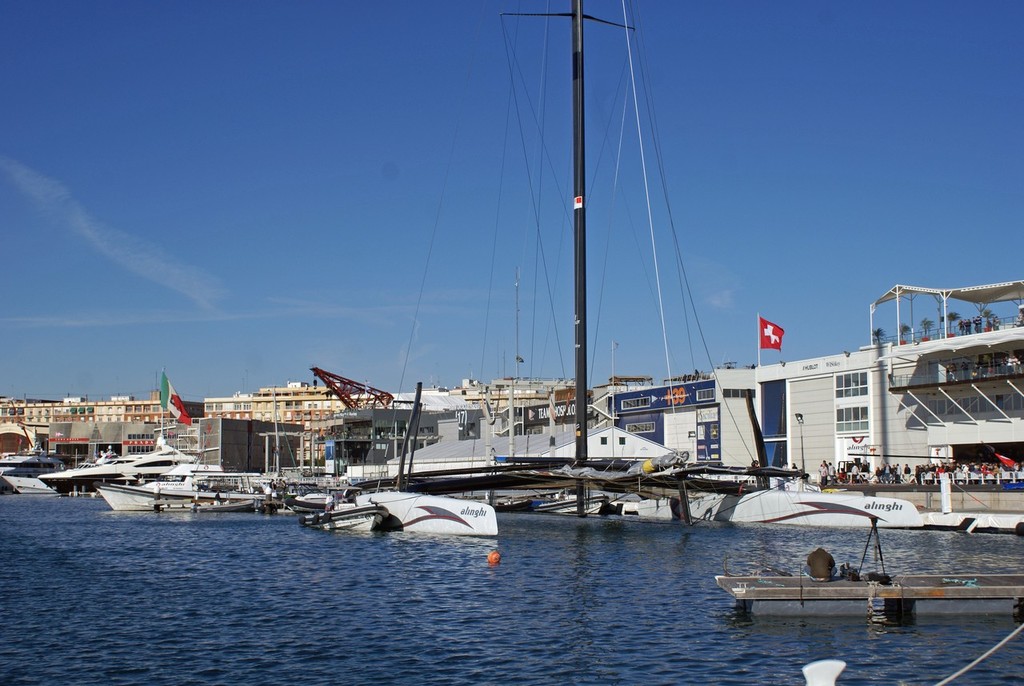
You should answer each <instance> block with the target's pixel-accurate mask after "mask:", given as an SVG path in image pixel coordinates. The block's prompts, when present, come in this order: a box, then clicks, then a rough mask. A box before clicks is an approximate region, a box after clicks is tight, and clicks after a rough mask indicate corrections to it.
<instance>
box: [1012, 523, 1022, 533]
mask: <svg viewBox="0 0 1024 686" xmlns="http://www.w3.org/2000/svg"><path fill="white" fill-rule="evenodd" d="M1013 533H1015V534H1017V535H1018V536H1024V522H1017V526H1015V527H1013Z"/></svg>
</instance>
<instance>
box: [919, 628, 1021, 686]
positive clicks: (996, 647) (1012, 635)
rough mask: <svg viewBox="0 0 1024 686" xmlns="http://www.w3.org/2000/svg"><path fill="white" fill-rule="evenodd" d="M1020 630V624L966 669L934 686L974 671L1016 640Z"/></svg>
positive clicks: (940, 685) (941, 685)
mask: <svg viewBox="0 0 1024 686" xmlns="http://www.w3.org/2000/svg"><path fill="white" fill-rule="evenodd" d="M1022 630H1024V624H1020V625H1018V626H1017V628H1016V629H1014V630H1013V631H1011V632H1010V633H1009V634H1008V635H1007V636H1006V638H1004V639H1003V640H1001V641H1000V642H999V643H997V644H995V645H994V646H992V647H991V648H989V649H988V650H986V651H985V652H984V653H982V654H981V655H979V656H978V658H977V659H976V660H974V661H973V662H971V663H970V664H969V665H967V666H966V667H964V668H963V669H961V670H959V671H958V672H955V673H953V674H950V675H949V676H948V677H946V678H945V679H943V680H942V681H939V682H936V684H935V686H946V684H948V683H950V682H951V681H953V680H954V679H956V678H957V677H961V676H963V675H964V674H966V673H967V672H969V671H971V670H972V669H974V668H975V667H977V666H978V665H980V664H981V663H982V662H984V661H985V660H987V659H988V658H990V657H992V655H993V654H994V653H995V652H996V651H997V650H999V649H1000V648H1002V647H1003V646H1004V645H1006V644H1007V643H1009V642H1010V641H1011V640H1013V639H1014V638H1016V637H1017V634H1019V633H1020V632H1021V631H1022Z"/></svg>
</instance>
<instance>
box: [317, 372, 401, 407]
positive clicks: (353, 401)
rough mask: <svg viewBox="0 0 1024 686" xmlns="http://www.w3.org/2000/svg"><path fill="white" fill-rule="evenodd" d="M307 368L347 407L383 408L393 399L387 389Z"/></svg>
mask: <svg viewBox="0 0 1024 686" xmlns="http://www.w3.org/2000/svg"><path fill="white" fill-rule="evenodd" d="M309 369H310V371H311V372H313V374H315V375H316V376H317V377H319V378H320V380H322V381H323V382H324V385H325V386H327V387H328V388H330V389H331V390H332V391H334V394H335V395H336V396H338V399H339V400H341V403H342V404H343V405H344V406H345V407H347V408H349V409H352V410H358V409H360V408H364V407H381V408H385V407H389V406H390V405H391V402H392V401H393V400H394V399H395V396H393V395H391V394H390V393H388V392H387V391H382V390H380V389H379V388H374V387H373V386H367V385H366V384H363V383H359V382H358V381H353V380H352V379H346V378H345V377H344V376H338V375H337V374H332V373H330V372H328V371H325V370H323V369H320V368H319V367H310V368H309Z"/></svg>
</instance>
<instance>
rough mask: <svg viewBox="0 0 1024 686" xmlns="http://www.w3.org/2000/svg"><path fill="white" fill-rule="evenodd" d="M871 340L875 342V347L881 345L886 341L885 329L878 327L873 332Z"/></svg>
mask: <svg viewBox="0 0 1024 686" xmlns="http://www.w3.org/2000/svg"><path fill="white" fill-rule="evenodd" d="M871 338H872V340H874V341H875V345H881V344H882V341H884V340H885V329H883V328H882V327H878V328H877V329H875V330H874V331H872V332H871Z"/></svg>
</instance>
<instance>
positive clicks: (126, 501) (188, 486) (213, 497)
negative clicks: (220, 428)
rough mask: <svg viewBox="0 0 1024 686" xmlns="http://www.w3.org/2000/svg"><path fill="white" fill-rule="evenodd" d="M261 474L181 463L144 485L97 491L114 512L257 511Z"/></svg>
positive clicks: (102, 485) (111, 485)
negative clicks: (198, 508)
mask: <svg viewBox="0 0 1024 686" xmlns="http://www.w3.org/2000/svg"><path fill="white" fill-rule="evenodd" d="M260 478H261V477H260V475H257V474H243V473H232V472H225V471H224V470H223V469H222V468H221V467H220V466H219V465H204V464H195V463H188V464H180V465H178V466H176V467H173V468H172V469H170V470H168V471H167V472H166V473H164V474H163V475H161V476H160V477H159V478H158V479H155V480H153V481H149V482H147V483H143V484H137V485H136V484H124V483H117V482H112V481H111V482H98V483H96V484H94V488H95V489H96V491H97V492H98V493H99V494H100V496H102V497H103V499H104V500H105V501H106V502H107V504H108V505H109V506H110V508H111V509H112V510H116V511H119V512H150V511H157V512H160V511H164V510H192V509H194V508H195V507H196V506H203V507H204V508H207V509H208V508H210V507H213V506H217V507H220V508H222V509H223V508H226V507H228V506H230V505H238V506H239V508H240V509H246V508H248V509H249V510H252V509H255V504H254V503H255V501H256V500H257V499H261V498H262V497H263V495H264V494H263V492H262V490H261V488H260V484H259V479H260Z"/></svg>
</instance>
